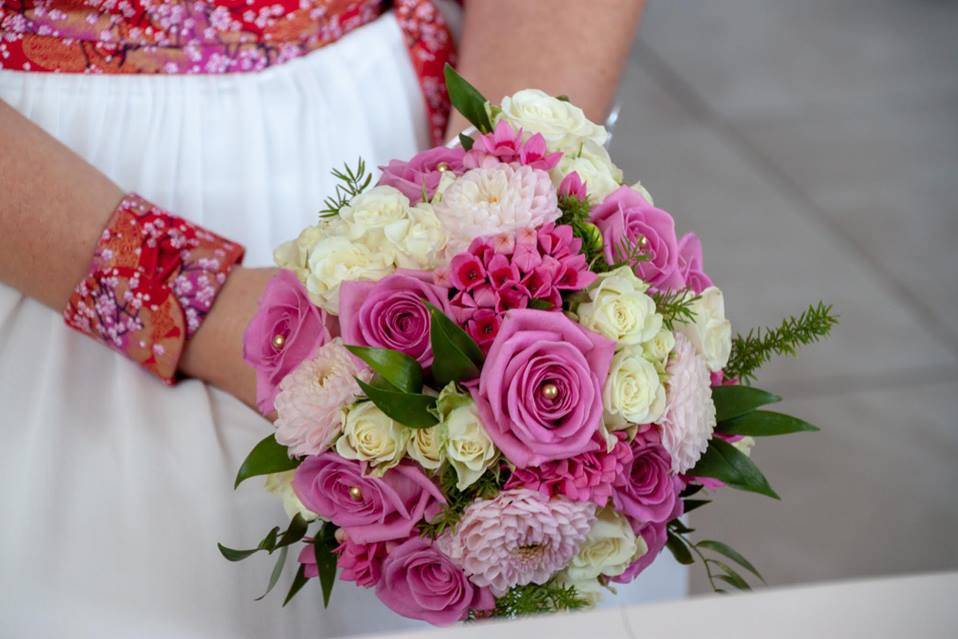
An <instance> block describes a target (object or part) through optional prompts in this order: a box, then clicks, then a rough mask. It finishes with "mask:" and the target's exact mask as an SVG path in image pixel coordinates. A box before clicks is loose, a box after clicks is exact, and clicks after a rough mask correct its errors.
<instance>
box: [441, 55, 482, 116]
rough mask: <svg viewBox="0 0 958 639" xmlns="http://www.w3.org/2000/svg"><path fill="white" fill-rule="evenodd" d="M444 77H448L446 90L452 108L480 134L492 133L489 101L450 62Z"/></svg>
mask: <svg viewBox="0 0 958 639" xmlns="http://www.w3.org/2000/svg"><path fill="white" fill-rule="evenodd" d="M443 75H445V77H446V90H447V91H449V101H450V102H452V106H454V107H456V110H457V111H459V113H461V114H462V115H463V116H464V117H465V118H466V119H467V120H469V121H470V122H471V123H472V125H473V126H474V127H476V128H477V129H479V131H480V133H489V132H491V131H492V122H490V121H489V113H488V112H487V111H486V102H487V100H486V99H485V98H484V97H483V95H482V94H481V93H479V91H478V89H476V87H474V86H472V85H471V84H469V82H467V81H466V79H465V78H464V77H462V76H461V75H459V73H458V72H457V71H456V70H455V69H454V68H453V67H452V65H451V64H449V63H448V62H447V63H446V67H445V68H444V69H443Z"/></svg>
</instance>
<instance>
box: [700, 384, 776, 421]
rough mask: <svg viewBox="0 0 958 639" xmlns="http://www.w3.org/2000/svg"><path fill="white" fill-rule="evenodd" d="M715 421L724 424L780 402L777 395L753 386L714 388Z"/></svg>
mask: <svg viewBox="0 0 958 639" xmlns="http://www.w3.org/2000/svg"><path fill="white" fill-rule="evenodd" d="M712 401H713V402H714V403H715V419H716V421H719V422H724V421H726V420H729V419H734V418H736V417H740V416H742V415H745V414H746V413H748V412H750V411H753V410H755V409H756V408H758V407H759V406H764V405H766V404H774V403H776V402H780V401H782V398H781V397H779V396H778V395H773V394H772V393H769V392H768V391H763V390H762V389H761V388H755V387H754V386H715V387H713V388H712Z"/></svg>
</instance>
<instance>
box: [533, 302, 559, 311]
mask: <svg viewBox="0 0 958 639" xmlns="http://www.w3.org/2000/svg"><path fill="white" fill-rule="evenodd" d="M529 308H534V309H537V310H540V311H551V310H552V309H553V308H554V307H553V306H552V302H550V301H548V300H539V299H534V300H529Z"/></svg>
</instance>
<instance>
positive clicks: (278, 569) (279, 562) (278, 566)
mask: <svg viewBox="0 0 958 639" xmlns="http://www.w3.org/2000/svg"><path fill="white" fill-rule="evenodd" d="M287 554H289V547H288V546H284V547H283V548H282V549H281V550H280V551H279V557H277V558H276V563H275V564H273V572H272V573H270V576H269V583H268V584H267V586H266V592H264V593H263V594H261V595H260V596H259V597H257V598H256V599H254V601H260V600H261V599H262V598H263V597H265V596H266V595H268V594H269V593H270V592H271V591H272V590H273V587H274V586H275V585H276V582H277V581H279V578H280V576H281V575H282V574H283V567H284V566H285V565H286V555H287Z"/></svg>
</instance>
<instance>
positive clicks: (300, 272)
mask: <svg viewBox="0 0 958 639" xmlns="http://www.w3.org/2000/svg"><path fill="white" fill-rule="evenodd" d="M337 222H338V219H337ZM333 226H334V225H333V224H331V223H330V222H324V223H322V224H318V225H316V226H307V227H306V228H305V229H303V231H302V232H301V233H300V234H299V237H297V238H296V239H294V240H289V241H288V242H283V243H282V244H280V245H279V246H277V247H276V249H275V250H274V251H273V261H274V262H275V263H276V266H278V267H280V268H285V269H288V270H290V271H293V272H294V273H296V276H297V277H298V278H299V279H300V281H301V282H303V283H304V284H305V283H306V278H307V276H308V275H309V268H308V261H309V252H310V250H312V248H313V246H315V245H316V243H317V242H319V241H320V240H321V239H323V238H324V237H328V236H330V235H335V233H334V232H331V227H333Z"/></svg>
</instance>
